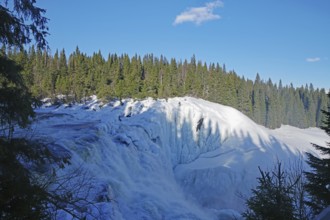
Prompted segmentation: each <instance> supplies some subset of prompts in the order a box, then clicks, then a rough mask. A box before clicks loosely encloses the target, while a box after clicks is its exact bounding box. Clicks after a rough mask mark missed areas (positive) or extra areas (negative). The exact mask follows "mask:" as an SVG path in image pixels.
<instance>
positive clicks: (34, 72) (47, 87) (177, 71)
mask: <svg viewBox="0 0 330 220" xmlns="http://www.w3.org/2000/svg"><path fill="white" fill-rule="evenodd" d="M1 50H2V52H3V53H4V54H6V55H7V56H8V57H9V58H10V59H12V60H14V61H15V62H17V63H18V64H19V65H20V66H21V67H22V71H21V74H22V76H23V80H24V82H25V84H26V85H27V87H28V88H29V90H30V92H31V93H32V95H33V96H35V97H37V98H39V99H42V98H45V97H49V98H52V100H53V102H58V101H61V102H83V101H84V100H85V99H86V97H88V96H90V95H97V96H98V97H99V98H101V99H104V100H112V99H120V100H121V99H124V98H134V99H142V98H145V97H153V98H169V97H175V96H193V97H198V98H202V99H205V100H209V101H212V102H216V103H220V104H223V105H228V106H231V107H234V108H236V109H238V110H239V111H241V112H243V113H244V114H245V115H247V116H248V117H250V118H251V119H253V120H254V121H255V122H257V123H258V124H261V125H264V126H266V127H268V128H278V127H280V126H281V124H287V125H292V126H296V127H299V128H306V127H315V126H316V127H319V126H320V125H321V123H322V120H323V119H322V114H321V111H322V110H324V109H326V107H327V105H328V104H329V103H328V99H327V96H326V91H325V89H324V88H314V86H313V85H312V84H309V85H307V84H306V85H305V86H301V87H294V86H293V85H292V84H290V85H282V82H281V81H280V82H278V83H274V82H272V80H271V79H268V80H266V81H265V80H263V79H262V78H261V77H260V75H259V74H258V73H256V78H255V79H254V81H253V80H250V79H245V77H244V76H243V77H240V76H239V75H238V74H237V73H236V72H235V71H234V70H229V71H228V70H226V66H225V65H224V64H223V65H220V64H219V63H216V64H215V63H210V64H207V63H205V62H202V61H199V60H196V58H195V55H193V56H192V57H191V59H190V61H188V60H183V61H182V60H176V59H174V58H171V59H170V60H168V59H167V58H165V57H164V56H160V57H156V56H154V55H153V54H147V55H144V56H143V57H141V56H139V55H134V56H133V57H130V56H129V55H127V54H121V55H117V54H109V55H108V56H107V58H104V57H103V55H102V53H101V52H100V51H99V52H95V53H93V55H92V56H88V55H87V54H85V53H83V52H81V51H80V50H79V48H78V46H77V47H76V49H75V51H74V52H72V53H71V54H69V56H68V57H67V55H66V52H65V50H64V49H62V50H61V51H60V52H59V51H58V50H57V51H56V52H55V53H54V54H53V55H52V54H51V53H50V52H49V51H48V50H46V49H43V50H42V49H35V48H34V47H33V46H32V47H30V48H28V49H20V48H16V47H9V48H5V47H3V48H2V49H1ZM59 95H61V96H59ZM58 97H63V98H62V99H61V100H59V99H58Z"/></svg>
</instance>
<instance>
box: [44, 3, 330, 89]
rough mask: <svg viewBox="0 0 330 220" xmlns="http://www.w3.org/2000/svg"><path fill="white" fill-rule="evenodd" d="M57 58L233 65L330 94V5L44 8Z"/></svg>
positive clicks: (70, 5) (242, 71) (242, 73)
mask: <svg viewBox="0 0 330 220" xmlns="http://www.w3.org/2000/svg"><path fill="white" fill-rule="evenodd" d="M38 6H40V7H42V8H45V9H46V10H47V13H46V17H48V18H49V19H50V21H49V28H50V30H49V32H50V36H48V41H49V46H50V48H51V50H52V52H55V50H56V49H62V48H64V49H65V50H66V52H67V53H71V52H72V51H74V50H75V48H76V46H79V48H80V50H81V51H82V52H84V53H87V54H89V55H91V54H92V53H93V52H97V51H98V50H101V52H102V54H103V55H104V57H107V55H108V53H117V54H122V53H127V54H129V55H130V56H132V55H134V54H138V55H141V56H143V55H145V54H147V53H153V54H154V55H156V56H160V55H164V56H165V57H167V58H168V59H170V58H172V57H174V58H176V59H178V60H184V59H188V60H190V58H191V56H192V55H193V54H194V55H195V56H196V59H198V60H202V61H203V62H206V63H211V62H214V63H220V64H225V65H226V67H227V70H232V69H234V70H235V71H236V73H237V74H238V75H240V76H245V78H249V79H252V80H254V79H255V76H256V73H259V74H260V76H261V78H262V79H264V80H268V78H271V79H272V80H273V82H276V83H277V82H278V81H279V80H280V79H282V82H283V84H285V85H286V84H290V83H291V82H292V83H293V84H294V86H295V87H298V86H301V85H305V84H306V83H308V84H309V83H313V85H314V87H321V88H326V89H329V88H330V13H329V12H330V1H329V0H281V1H272V0H249V1H246V0H243V1H242V0H240V1H239V0H222V1H220V0H214V1H212V0H209V1H208V0H206V1H205V0H167V1H155V0H141V1H134V0H130V1H128V0H120V1H111V0H95V1H86V0H70V1H68V0H56V1H53V0H43V1H38Z"/></svg>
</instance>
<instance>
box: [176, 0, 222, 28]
mask: <svg viewBox="0 0 330 220" xmlns="http://www.w3.org/2000/svg"><path fill="white" fill-rule="evenodd" d="M219 7H223V2H222V1H220V0H216V1H214V2H209V3H206V4H205V6H203V7H195V8H188V9H187V10H185V11H184V12H182V13H181V14H179V15H177V16H176V18H175V21H174V22H173V25H178V24H182V23H184V22H193V23H195V24H196V25H200V24H202V23H203V22H205V21H211V20H217V19H220V18H221V17H220V15H217V14H214V13H213V10H214V9H216V8H219Z"/></svg>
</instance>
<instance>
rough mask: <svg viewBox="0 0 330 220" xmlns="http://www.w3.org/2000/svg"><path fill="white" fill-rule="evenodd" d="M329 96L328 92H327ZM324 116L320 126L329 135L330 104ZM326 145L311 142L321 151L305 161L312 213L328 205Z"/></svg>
mask: <svg viewBox="0 0 330 220" xmlns="http://www.w3.org/2000/svg"><path fill="white" fill-rule="evenodd" d="M328 98H330V92H329V93H328ZM322 113H323V114H324V116H325V120H324V121H323V123H324V125H323V126H321V129H323V130H324V131H325V132H326V133H327V134H328V135H329V136H330V106H328V109H327V111H326V110H322ZM326 145H327V146H326V147H324V146H320V145H317V144H313V146H314V148H315V149H317V150H318V151H319V152H320V153H321V155H322V156H321V158H320V157H317V156H315V155H313V154H311V153H306V154H307V163H308V164H309V165H310V167H311V170H310V171H308V172H305V175H306V178H307V184H306V190H307V192H308V193H309V195H310V198H309V200H308V201H307V204H308V205H309V206H310V207H311V208H312V210H313V212H314V214H317V213H319V212H321V211H322V209H324V208H325V207H327V206H329V205H330V143H326Z"/></svg>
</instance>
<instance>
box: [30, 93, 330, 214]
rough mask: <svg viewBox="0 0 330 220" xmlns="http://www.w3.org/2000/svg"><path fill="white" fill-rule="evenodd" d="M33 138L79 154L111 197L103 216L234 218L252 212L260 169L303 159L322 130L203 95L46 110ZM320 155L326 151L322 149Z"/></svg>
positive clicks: (76, 160) (321, 138) (77, 161)
mask: <svg viewBox="0 0 330 220" xmlns="http://www.w3.org/2000/svg"><path fill="white" fill-rule="evenodd" d="M37 116H38V117H37V119H36V121H35V123H34V124H33V126H32V128H33V130H34V132H33V133H34V138H44V139H46V140H48V141H49V142H50V143H53V144H54V145H56V146H61V147H63V148H65V149H67V150H69V151H70V152H71V154H72V155H73V159H72V161H73V166H81V165H82V166H83V167H84V169H87V170H88V171H89V172H91V173H92V174H93V175H94V177H95V180H94V182H96V184H99V185H100V186H101V185H102V186H103V187H104V188H105V189H106V194H107V196H108V197H109V198H111V199H112V200H111V201H110V202H105V201H102V202H99V204H98V205H99V206H100V207H102V210H103V217H104V219H230V218H235V216H236V217H238V213H239V212H241V211H242V210H243V209H244V199H242V195H243V197H244V196H248V195H249V193H250V189H251V187H253V185H254V184H255V182H256V177H257V176H258V166H260V167H261V168H263V169H267V168H272V166H273V164H274V162H276V161H277V160H279V161H282V162H283V163H284V164H289V163H291V162H295V161H296V160H297V159H298V158H299V157H301V155H303V152H306V151H308V152H313V148H312V147H311V145H310V143H311V142H313V143H317V144H320V145H325V141H330V140H329V138H328V136H327V135H326V134H325V133H324V132H323V131H322V130H320V129H317V128H310V129H304V130H303V129H297V128H294V127H290V126H282V127H281V128H280V129H276V130H270V129H267V128H265V127H263V126H260V125H257V124H255V123H254V122H253V121H252V120H251V119H249V118H248V117H246V116H245V115H243V114H242V113H240V112H238V111H237V110H235V109H233V108H231V107H227V106H223V105H219V104H214V103H211V102H208V101H204V100H201V99H196V98H191V97H184V98H172V99H168V100H157V101H156V100H152V99H146V100H143V101H132V100H131V101H125V102H124V104H123V105H120V103H119V102H112V103H108V104H106V105H101V104H100V103H99V102H98V101H97V100H96V99H94V100H92V101H90V102H88V103H87V104H86V105H73V106H66V105H62V106H59V107H58V106H57V107H54V106H49V107H43V108H40V109H38V110H37ZM314 153H316V154H317V152H314Z"/></svg>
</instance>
